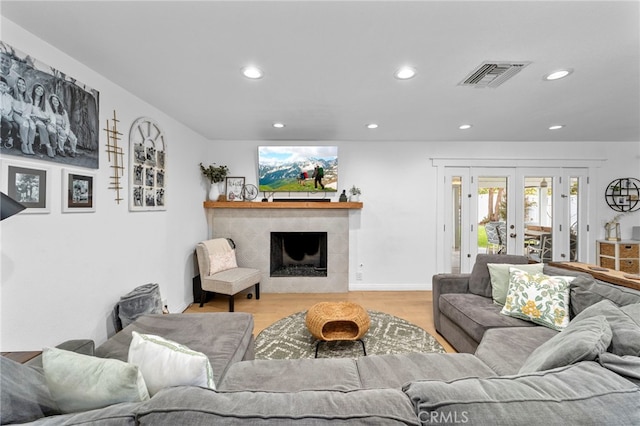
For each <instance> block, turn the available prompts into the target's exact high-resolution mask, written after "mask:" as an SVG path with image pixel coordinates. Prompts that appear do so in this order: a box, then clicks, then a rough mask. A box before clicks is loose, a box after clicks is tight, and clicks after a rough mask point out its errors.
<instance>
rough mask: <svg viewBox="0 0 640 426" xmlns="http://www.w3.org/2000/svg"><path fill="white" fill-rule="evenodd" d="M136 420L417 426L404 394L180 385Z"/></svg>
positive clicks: (170, 423)
mask: <svg viewBox="0 0 640 426" xmlns="http://www.w3.org/2000/svg"><path fill="white" fill-rule="evenodd" d="M327 374H331V372H330V371H328V372H327ZM138 419H139V422H140V424H141V425H153V426H163V425H168V426H175V425H210V424H224V425H225V426H229V425H230V426H236V425H237V426H244V425H247V424H260V425H278V426H280V425H301V424H302V425H316V424H324V425H333V424H336V423H337V424H345V423H348V424H358V425H363V426H364V425H372V424H384V425H394V424H398V425H400V424H401V425H416V426H417V425H419V422H418V419H417V418H416V416H415V414H414V412H413V407H412V406H411V402H410V401H409V399H408V398H407V396H406V395H405V394H404V393H402V391H401V390H400V389H363V390H355V391H345V392H341V391H313V392H244V391H242V392H219V391H214V390H210V389H203V388H196V387H183V386H180V387H175V388H167V389H163V390H162V391H160V392H158V394H157V395H156V396H154V397H153V398H152V399H151V400H150V401H148V402H147V403H145V404H144V406H142V407H141V409H140V410H139V412H138Z"/></svg>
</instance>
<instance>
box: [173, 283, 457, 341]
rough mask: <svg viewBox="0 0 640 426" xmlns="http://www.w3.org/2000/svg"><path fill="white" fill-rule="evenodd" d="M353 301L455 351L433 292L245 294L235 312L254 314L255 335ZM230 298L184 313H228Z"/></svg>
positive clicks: (216, 298)
mask: <svg viewBox="0 0 640 426" xmlns="http://www.w3.org/2000/svg"><path fill="white" fill-rule="evenodd" d="M343 300H344V301H349V302H354V303H358V304H359V305H361V306H363V307H364V308H365V309H369V310H373V311H380V312H386V313H388V314H391V315H395V316H397V317H400V318H402V319H404V320H405V321H409V322H410V323H413V324H415V325H417V326H420V327H422V328H423V329H424V330H426V331H427V332H428V333H429V334H431V335H432V336H434V337H435V338H436V339H437V340H438V342H440V344H442V346H443V347H444V348H445V350H446V351H447V352H455V349H453V347H451V345H450V344H449V343H448V342H447V341H446V340H445V339H444V338H443V337H442V336H440V335H439V334H438V333H437V332H436V330H435V326H434V323H433V309H432V305H431V300H432V293H431V291H351V292H348V293H262V294H260V300H256V299H255V298H253V299H247V298H246V297H245V295H244V294H239V295H237V296H236V298H235V311H236V312H248V313H251V314H253V320H254V330H253V332H254V335H255V336H257V335H258V333H260V332H261V331H262V330H263V329H265V328H266V327H268V326H269V325H271V324H273V323H274V322H276V321H278V320H279V319H282V318H284V317H286V316H289V315H291V314H294V313H296V312H300V311H306V310H307V309H309V308H310V307H311V306H312V305H314V304H315V303H318V302H327V301H343ZM228 309H229V299H228V298H227V297H226V296H216V297H215V298H213V299H210V300H209V301H208V302H207V303H205V305H204V306H203V307H202V308H200V305H199V304H198V303H193V304H191V305H190V306H189V307H188V308H187V309H186V310H185V311H184V312H185V313H197V312H227V311H228Z"/></svg>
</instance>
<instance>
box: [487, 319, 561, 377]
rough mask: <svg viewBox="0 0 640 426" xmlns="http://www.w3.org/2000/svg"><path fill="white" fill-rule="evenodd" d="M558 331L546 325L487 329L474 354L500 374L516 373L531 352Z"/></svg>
mask: <svg viewBox="0 0 640 426" xmlns="http://www.w3.org/2000/svg"><path fill="white" fill-rule="evenodd" d="M558 333H559V332H558V331H555V330H552V329H550V328H548V327H542V326H539V327H506V328H492V329H490V330H487V331H486V332H485V333H484V336H483V337H482V341H481V342H480V344H479V345H478V348H477V349H476V352H475V356H477V357H478V358H479V359H480V360H482V361H483V362H484V363H485V364H486V365H488V366H489V367H490V368H491V369H492V370H493V371H495V372H496V373H497V374H498V375H500V376H506V375H508V374H518V371H520V368H521V367H522V365H523V364H524V362H525V361H526V360H527V358H529V356H530V355H531V353H532V352H533V351H534V350H536V349H537V348H538V347H539V346H540V345H542V344H543V343H544V342H546V341H547V340H549V339H551V338H552V337H553V336H555V335H557V334H558Z"/></svg>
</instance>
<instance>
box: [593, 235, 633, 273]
mask: <svg viewBox="0 0 640 426" xmlns="http://www.w3.org/2000/svg"><path fill="white" fill-rule="evenodd" d="M597 256H598V265H599V266H602V267H603V268H608V269H614V270H616V271H622V272H627V273H629V274H639V273H640V241H606V240H599V241H598V242H597Z"/></svg>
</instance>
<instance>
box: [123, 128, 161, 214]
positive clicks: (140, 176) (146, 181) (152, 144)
mask: <svg viewBox="0 0 640 426" xmlns="http://www.w3.org/2000/svg"><path fill="white" fill-rule="evenodd" d="M167 160H168V158H167V141H166V138H165V135H164V131H163V130H162V128H161V127H160V125H159V124H158V123H157V122H156V121H155V120H154V119H152V118H149V117H140V118H138V119H137V120H135V121H134V122H133V124H132V125H131V130H130V131H129V211H164V210H166V209H167V201H166V197H167V191H166V188H167V180H166V179H167Z"/></svg>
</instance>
